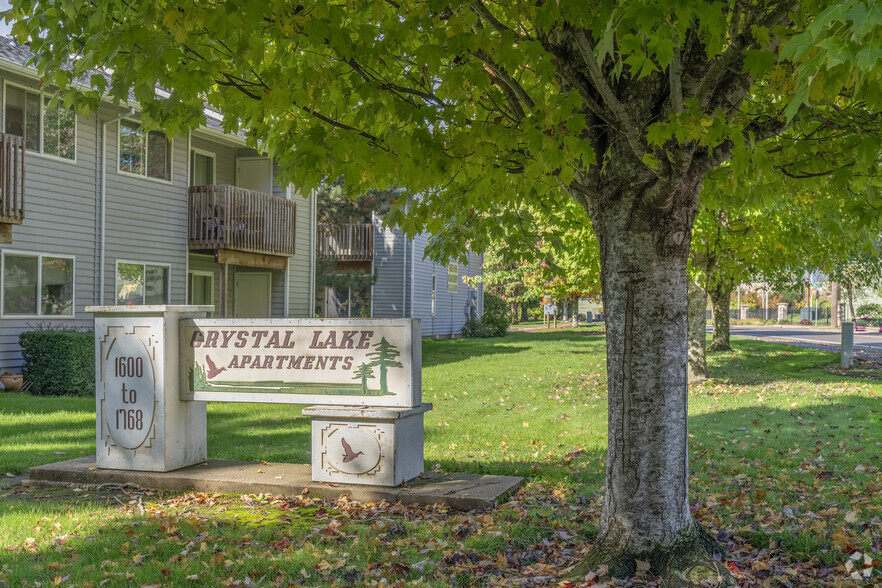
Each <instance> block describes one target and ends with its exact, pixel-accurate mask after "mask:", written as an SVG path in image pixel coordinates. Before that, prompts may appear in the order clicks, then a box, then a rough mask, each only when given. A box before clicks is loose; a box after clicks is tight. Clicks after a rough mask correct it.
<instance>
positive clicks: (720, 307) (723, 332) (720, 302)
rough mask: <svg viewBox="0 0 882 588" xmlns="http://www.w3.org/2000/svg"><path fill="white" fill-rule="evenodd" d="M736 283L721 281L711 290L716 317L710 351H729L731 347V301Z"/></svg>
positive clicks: (712, 305) (712, 286) (709, 292)
mask: <svg viewBox="0 0 882 588" xmlns="http://www.w3.org/2000/svg"><path fill="white" fill-rule="evenodd" d="M734 289H735V283H734V282H732V281H727V280H721V281H719V282H717V283H714V284H713V285H711V287H710V288H709V291H708V294H710V299H711V307H712V308H713V315H714V334H713V336H712V337H711V344H710V347H709V348H708V350H709V351H713V352H717V351H728V350H730V349H732V347H730V345H729V300H731V298H732V290H734Z"/></svg>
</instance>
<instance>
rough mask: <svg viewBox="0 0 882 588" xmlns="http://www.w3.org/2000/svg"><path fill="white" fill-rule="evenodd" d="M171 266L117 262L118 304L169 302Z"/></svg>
mask: <svg viewBox="0 0 882 588" xmlns="http://www.w3.org/2000/svg"><path fill="white" fill-rule="evenodd" d="M170 271H171V270H170V266H168V265H164V264H153V263H141V262H138V261H117V262H116V304H117V305H126V304H129V305H132V304H137V305H141V304H168V300H169V298H168V292H169V287H168V286H169V273H170Z"/></svg>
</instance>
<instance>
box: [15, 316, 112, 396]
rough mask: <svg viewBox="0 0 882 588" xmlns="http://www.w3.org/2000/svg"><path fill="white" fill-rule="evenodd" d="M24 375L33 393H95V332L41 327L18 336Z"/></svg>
mask: <svg viewBox="0 0 882 588" xmlns="http://www.w3.org/2000/svg"><path fill="white" fill-rule="evenodd" d="M18 342H19V345H21V354H22V357H23V358H24V367H23V368H22V375H23V376H24V381H25V382H26V383H27V384H28V385H29V386H30V388H29V391H30V393H31V394H35V395H39V396H94V395H95V334H94V333H93V332H92V331H82V330H78V329H55V328H43V327H41V328H38V329H36V330H34V331H25V332H23V333H22V334H21V335H19V337H18Z"/></svg>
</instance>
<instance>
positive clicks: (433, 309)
mask: <svg viewBox="0 0 882 588" xmlns="http://www.w3.org/2000/svg"><path fill="white" fill-rule="evenodd" d="M432 316H435V276H432Z"/></svg>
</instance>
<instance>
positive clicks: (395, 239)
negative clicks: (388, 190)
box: [371, 215, 410, 318]
mask: <svg viewBox="0 0 882 588" xmlns="http://www.w3.org/2000/svg"><path fill="white" fill-rule="evenodd" d="M380 220H381V219H379V218H378V217H377V216H376V215H374V273H375V274H376V275H377V280H376V281H375V282H374V289H373V295H372V296H371V299H372V301H373V302H372V304H373V314H372V316H373V317H374V318H404V317H406V316H408V315H407V309H406V307H405V306H404V305H406V304H408V299H407V296H406V294H407V292H406V290H405V288H406V287H407V281H408V280H407V277H406V276H405V274H404V269H405V265H404V264H405V255H408V256H409V255H410V247H409V244H407V243H406V242H405V238H404V235H403V234H402V232H401V229H399V228H397V227H395V228H392V229H387V228H385V227H383V225H382V224H381V222H380Z"/></svg>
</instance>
